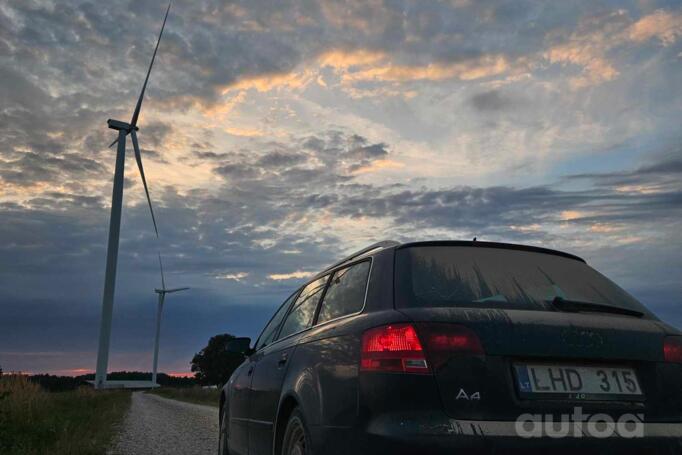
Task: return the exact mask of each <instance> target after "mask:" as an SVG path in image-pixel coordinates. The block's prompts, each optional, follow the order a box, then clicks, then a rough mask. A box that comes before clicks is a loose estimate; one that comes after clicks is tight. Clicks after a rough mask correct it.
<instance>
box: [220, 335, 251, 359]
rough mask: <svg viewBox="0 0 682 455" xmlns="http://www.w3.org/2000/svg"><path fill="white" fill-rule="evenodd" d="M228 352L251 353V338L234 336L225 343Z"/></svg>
mask: <svg viewBox="0 0 682 455" xmlns="http://www.w3.org/2000/svg"><path fill="white" fill-rule="evenodd" d="M225 350H226V351H227V352H234V353H235V354H243V355H245V356H246V355H250V354H251V352H252V351H251V338H248V337H238V338H232V339H231V340H230V341H228V342H227V343H226V344H225Z"/></svg>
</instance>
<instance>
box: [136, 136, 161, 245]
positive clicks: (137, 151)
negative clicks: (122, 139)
mask: <svg viewBox="0 0 682 455" xmlns="http://www.w3.org/2000/svg"><path fill="white" fill-rule="evenodd" d="M130 136H131V138H132V140H133V149H135V160H136V161H137V167H138V169H139V170H140V176H141V177H142V184H143V185H144V192H145V193H146V194H147V202H148V203H149V212H150V213H151V214H152V222H153V223H154V232H156V237H157V238H158V237H159V230H158V229H157V228H156V218H155V217H154V209H153V208H152V199H151V198H150V197H149V188H147V179H146V178H145V177H144V167H142V155H141V154H140V145H139V144H138V143H137V133H136V132H135V130H132V131H131V132H130Z"/></svg>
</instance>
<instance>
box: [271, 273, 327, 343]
mask: <svg viewBox="0 0 682 455" xmlns="http://www.w3.org/2000/svg"><path fill="white" fill-rule="evenodd" d="M328 278H329V275H327V276H325V277H322V278H320V279H318V280H315V281H313V282H312V283H310V284H308V285H307V286H306V287H305V288H303V290H302V291H301V293H300V294H299V296H298V298H297V299H296V302H295V303H294V306H293V307H292V308H291V311H290V312H289V315H288V316H287V318H286V319H285V320H284V324H283V325H282V331H281V332H280V334H279V338H284V337H286V336H288V335H291V334H292V333H296V332H300V331H301V330H303V329H306V328H308V327H310V326H311V325H312V324H313V317H314V316H315V310H316V309H317V304H318V302H319V301H320V297H322V292H323V291H324V287H325V285H326V284H327V279H328Z"/></svg>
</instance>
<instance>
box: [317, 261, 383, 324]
mask: <svg viewBox="0 0 682 455" xmlns="http://www.w3.org/2000/svg"><path fill="white" fill-rule="evenodd" d="M369 265H370V263H369V261H365V262H361V263H359V264H355V265H354V266H351V267H347V268H345V269H341V270H337V271H336V272H334V275H333V276H332V280H331V283H329V289H327V294H326V295H325V296H324V300H323V301H322V308H321V309H320V315H319V316H318V318H317V322H318V323H320V322H325V321H329V320H331V319H335V318H338V317H341V316H345V315H347V314H352V313H357V312H358V311H360V310H361V309H362V305H363V303H364V301H365V289H366V288H367V277H368V276H369Z"/></svg>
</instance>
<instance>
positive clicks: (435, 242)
mask: <svg viewBox="0 0 682 455" xmlns="http://www.w3.org/2000/svg"><path fill="white" fill-rule="evenodd" d="M415 246H466V247H476V248H499V249H504V250H516V251H529V252H532V253H543V254H551V255H554V256H561V257H564V258H568V259H573V260H576V261H580V262H585V260H584V259H583V258H581V257H579V256H576V255H574V254H571V253H566V252H564V251H559V250H552V249H550V248H543V247H539V246H531V245H521V244H518V243H502V242H479V241H478V240H469V241H467V240H431V241H422V242H408V243H401V244H400V245H397V246H396V247H395V248H396V249H398V248H409V247H415Z"/></svg>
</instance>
